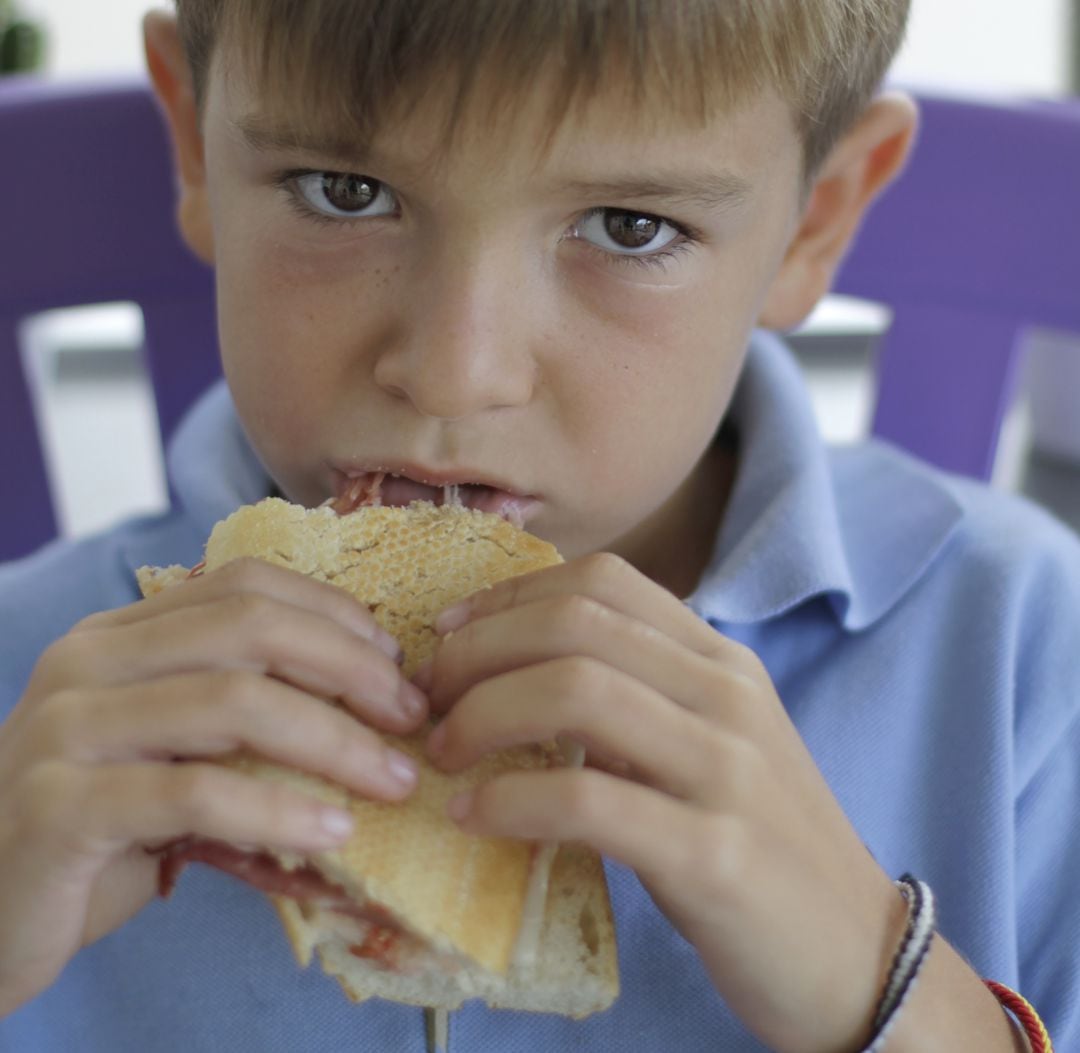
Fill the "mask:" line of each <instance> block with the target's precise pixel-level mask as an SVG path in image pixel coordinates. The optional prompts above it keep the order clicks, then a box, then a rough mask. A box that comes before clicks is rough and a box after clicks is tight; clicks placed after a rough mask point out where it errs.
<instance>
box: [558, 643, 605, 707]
mask: <svg viewBox="0 0 1080 1053" xmlns="http://www.w3.org/2000/svg"><path fill="white" fill-rule="evenodd" d="M612 676H613V674H612V671H611V669H610V668H609V667H608V666H606V665H604V664H603V662H599V661H597V660H596V659H595V658H590V657H588V656H586V655H572V656H571V657H569V658H564V659H562V660H561V661H559V662H557V663H556V664H555V668H554V684H553V687H554V695H555V697H556V698H557V699H571V700H573V703H574V705H575V706H576V707H578V706H581V705H587V704H588V703H589V702H590V701H591V700H592V699H595V698H602V697H604V696H605V695H607V694H608V692H609V690H610V687H611V680H612Z"/></svg>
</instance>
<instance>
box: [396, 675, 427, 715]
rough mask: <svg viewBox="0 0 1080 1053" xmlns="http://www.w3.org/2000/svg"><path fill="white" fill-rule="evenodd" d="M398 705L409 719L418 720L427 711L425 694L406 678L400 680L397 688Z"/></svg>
mask: <svg viewBox="0 0 1080 1053" xmlns="http://www.w3.org/2000/svg"><path fill="white" fill-rule="evenodd" d="M398 705H399V706H401V711H402V713H404V714H405V716H407V717H408V718H409V719H410V720H419V719H420V718H421V717H422V716H424V715H425V714H426V713H427V696H426V695H425V694H424V692H423V691H421V690H420V688H418V687H416V686H414V685H413V684H410V683H409V681H408V680H402V681H401V688H400V689H399V690H398Z"/></svg>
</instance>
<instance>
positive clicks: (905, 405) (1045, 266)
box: [836, 95, 1080, 479]
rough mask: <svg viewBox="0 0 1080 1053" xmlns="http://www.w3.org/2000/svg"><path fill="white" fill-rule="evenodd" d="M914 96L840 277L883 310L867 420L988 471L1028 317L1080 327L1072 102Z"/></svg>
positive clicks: (923, 448) (930, 454) (944, 458)
mask: <svg viewBox="0 0 1080 1053" xmlns="http://www.w3.org/2000/svg"><path fill="white" fill-rule="evenodd" d="M919 101H920V107H921V110H922V127H921V130H920V134H919V140H918V143H917V147H916V150H915V154H914V157H913V159H912V162H911V164H910V166H909V167H908V169H907V171H906V172H905V173H904V175H903V176H902V177H901V178H900V179H899V180H898V181H897V183H896V184H895V185H894V186H893V187H891V188H890V189H889V190H888V191H887V192H886V193H885V194H884V195H883V196H882V198H881V200H880V201H879V202H878V203H877V205H876V206H875V207H874V209H873V210H872V211H871V213H870V215H869V216H868V217H867V219H866V221H865V223H864V225H863V228H862V230H861V231H860V233H859V237H858V239H857V241H856V243H855V245H854V247H853V249H852V251H851V252H850V253H849V255H848V258H847V260H846V261H845V264H844V267H843V268H842V271H841V273H840V275H839V278H838V281H837V283H836V290H837V291H838V292H842V293H846V294H849V295H852V296H860V297H863V298H865V299H870V300H876V301H879V302H882V303H885V304H888V305H889V306H891V307H892V308H893V310H894V318H893V324H892V326H891V328H890V330H889V332H888V333H887V334H886V335H885V337H884V338H883V340H882V342H881V344H879V346H878V350H877V362H876V368H875V378H876V385H877V396H876V401H875V409H874V418H873V423H872V431H873V433H874V434H875V435H878V436H880V437H882V438H885V439H889V440H892V441H893V442H896V443H897V444H898V445H900V446H902V447H904V448H905V449H907V450H910V451H911V452H913V453H915V454H917V455H918V456H920V457H922V458H924V459H925V460H928V461H931V462H933V463H934V464H937V465H940V466H941V467H943V468H947V469H950V470H952V471H957V472H961V473H964V474H966V475H971V476H975V477H976V478H981V479H988V478H989V477H990V473H991V470H992V468H993V463H994V454H995V451H996V448H997V442H998V437H999V434H1000V430H1001V425H1002V421H1003V419H1004V417H1005V413H1006V411H1007V410H1008V408H1009V404H1010V401H1011V399H1012V397H1013V395H1014V394H1015V387H1016V382H1017V379H1018V377H1019V376H1020V368H1019V367H1020V364H1021V358H1022V355H1021V352H1022V351H1023V346H1024V340H1025V337H1026V335H1027V333H1028V331H1029V330H1030V329H1031V328H1033V327H1039V328H1048V329H1058V330H1063V331H1071V332H1076V333H1080V102H1060V103H1045V102H1031V103H1024V102H1016V103H998V102H995V103H992V104H991V103H988V102H973V101H965V100H961V99H951V98H944V97H927V96H925V95H924V96H921V97H920V100H919ZM1076 399H1077V405H1078V407H1080V391H1078V392H1077V393H1076Z"/></svg>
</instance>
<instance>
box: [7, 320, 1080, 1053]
mask: <svg viewBox="0 0 1080 1053" xmlns="http://www.w3.org/2000/svg"><path fill="white" fill-rule="evenodd" d="M731 420H732V421H733V423H734V425H735V428H736V432H737V435H738V438H739V444H740V454H739V472H738V477H737V481H736V485H735V489H734V493H733V495H732V499H731V504H730V510H729V512H728V515H727V516H726V519H725V522H724V525H723V528H722V530H721V531H720V534H719V536H718V539H717V543H716V549H715V554H714V557H713V559H712V561H711V563H710V565H709V568H708V570H707V572H706V573H705V575H704V577H703V579H702V581H701V583H700V586H699V587H698V589H697V590H696V592H695V593H694V595H693V596H692V597H691V598H690V600H689V602H690V603H691V605H692V606H693V608H694V609H695V610H696V611H697V612H698V613H699V614H700V615H701V616H702V617H703V618H705V619H707V620H708V621H709V622H711V623H712V624H713V625H714V626H715V627H716V628H717V629H718V630H719V631H721V632H723V633H726V634H729V635H730V636H732V637H735V638H737V639H739V640H741V641H743V642H745V643H747V644H748V645H750V646H751V647H752V648H753V649H754V650H755V651H756V652H757V653H758V654H759V655H760V656H761V658H762V659H763V661H764V662H765V665H766V666H767V668H768V670H769V672H770V674H771V675H772V677H773V680H774V682H775V683H776V685H777V687H778V689H779V692H780V696H781V697H782V698H783V700H784V703H785V705H786V706H787V708H788V710H789V711H790V713H791V717H792V719H793V720H794V722H795V724H796V726H797V727H798V729H799V731H800V732H801V734H802V735H803V737H804V739H805V740H806V742H807V744H808V746H809V748H810V750H811V752H812V753H813V755H814V757H815V758H816V760H817V763H818V764H819V766H820V768H821V770H822V772H823V773H824V775H825V777H826V779H827V780H828V782H829V783H830V785H831V786H832V789H833V791H834V792H835V794H836V796H837V797H838V799H839V800H840V803H841V804H842V805H843V807H844V808H845V809H846V811H847V813H848V815H849V816H850V817H851V820H852V822H853V823H854V825H855V827H856V829H857V830H858V831H859V833H860V835H861V836H862V838H863V840H864V841H865V842H866V843H867V844H868V845H869V847H870V848H871V850H872V851H873V852H874V853H875V855H876V856H877V858H878V860H879V861H880V863H881V865H882V866H883V867H884V869H885V870H886V871H887V872H888V873H889V874H891V875H893V876H897V875H899V874H900V873H902V872H904V871H911V872H913V873H915V874H917V875H918V876H920V877H922V878H923V879H925V880H926V881H928V882H929V883H930V884H931V885H932V886H933V887H934V889H935V890H936V892H937V894H938V897H939V902H940V915H941V929H942V931H943V933H944V934H945V936H946V937H947V938H948V939H949V940H950V941H952V942H953V944H954V945H955V946H956V947H958V948H959V949H960V951H961V952H962V953H963V954H964V955H965V956H966V957H967V958H968V960H969V961H971V962H972V963H973V965H974V967H975V968H976V970H977V971H978V972H979V973H980V974H981V975H983V976H986V977H992V978H995V979H998V980H1001V981H1002V982H1004V983H1006V984H1009V985H1010V986H1013V987H1017V988H1019V989H1020V990H1022V991H1023V992H1024V993H1025V994H1026V995H1027V997H1028V998H1029V999H1030V1000H1031V1001H1032V1002H1034V1003H1035V1005H1036V1006H1037V1007H1038V1009H1039V1010H1040V1011H1041V1012H1042V1014H1043V1015H1044V1018H1045V1020H1046V1022H1047V1024H1048V1025H1049V1027H1050V1030H1051V1033H1052V1035H1053V1037H1054V1039H1055V1042H1056V1044H1057V1046H1058V1048H1059V1049H1061V1050H1063V1051H1068V1050H1077V1049H1080V997H1078V993H1080V542H1078V541H1077V539H1076V537H1075V536H1074V535H1073V534H1072V533H1070V532H1069V531H1068V530H1067V529H1066V528H1064V527H1063V526H1061V525H1060V524H1059V523H1057V522H1056V521H1055V520H1053V519H1051V518H1050V517H1049V516H1048V515H1046V514H1045V513H1043V512H1042V511H1040V510H1038V509H1036V508H1035V507H1034V506H1032V505H1030V504H1028V503H1026V502H1024V501H1022V500H1020V499H1017V498H1014V497H1011V496H1005V495H1002V494H999V493H994V492H992V491H990V490H988V489H986V488H983V487H981V486H979V485H976V484H973V483H971V482H967V481H963V480H959V479H953V478H949V477H945V476H942V475H940V474H937V473H935V472H933V471H931V470H930V469H928V468H926V467H924V466H922V465H921V464H919V463H917V462H915V461H913V460H911V459H909V458H908V457H906V456H905V455H903V454H901V453H899V452H897V451H896V450H894V449H891V448H889V447H887V446H885V445H882V444H879V443H876V442H871V443H869V444H866V445H860V446H857V447H852V448H845V449H838V450H832V451H829V450H827V449H826V448H825V447H824V445H823V444H822V442H821V440H820V438H819V435H818V432H817V430H816V426H815V422H814V417H813V412H812V409H811V406H810V402H809V398H808V394H807V391H806V389H805V386H804V384H803V381H802V378H801V376H800V373H799V370H798V368H797V366H796V364H795V362H794V360H793V359H792V358H791V356H790V354H789V352H788V351H787V350H786V348H784V346H783V345H782V344H781V342H780V341H779V340H777V339H776V338H775V337H772V336H769V335H766V334H757V335H755V338H754V341H753V346H752V348H751V352H750V356H749V360H748V364H747V367H746V370H745V373H744V376H743V378H742V380H741V382H740V385H739V388H738V391H737V394H736V398H735V402H734V404H733V407H732V410H731ZM168 462H169V469H170V475H171V480H172V483H173V486H174V488H175V492H176V494H177V497H178V504H177V509H176V510H175V511H173V512H171V513H169V514H167V515H164V516H160V517H155V518H146V519H141V520H139V521H136V522H131V523H127V524H125V525H123V526H121V527H119V528H117V529H115V530H113V531H111V532H109V533H107V534H105V535H103V536H100V537H97V538H94V539H91V540H87V541H81V542H78V543H74V544H70V543H67V544H65V543H60V544H56V545H53V546H51V547H49V548H47V549H45V550H44V551H42V552H41V553H39V554H38V555H36V556H34V557H32V558H30V559H27V560H24V561H21V562H19V563H16V564H10V565H8V566H6V567H2V568H0V625H2V626H3V631H2V633H0V716H3V715H5V714H6V713H7V712H8V711H9V710H10V708H11V707H12V706H13V705H14V703H15V701H16V699H17V698H18V696H19V694H20V692H21V691H22V689H23V687H24V685H25V683H26V681H27V678H28V676H29V674H30V671H31V668H32V666H33V663H34V661H35V659H36V657H37V655H38V654H39V653H40V652H41V650H42V649H43V648H44V647H45V646H46V645H47V644H48V643H49V642H50V641H51V640H53V639H55V638H56V637H57V636H59V635H61V634H62V633H63V632H64V631H65V630H66V629H67V628H68V627H69V626H70V625H71V624H72V623H74V622H75V621H76V620H77V619H79V618H80V617H82V616H84V615H85V614H87V613H89V612H91V611H95V610H99V609H102V608H106V607H112V606H116V605H119V604H127V603H130V602H133V601H134V600H135V599H136V597H137V590H136V587H135V582H134V578H133V573H132V572H133V570H134V568H135V567H137V566H139V565H141V564H144V563H156V564H168V563H187V564H191V563H193V562H195V561H197V559H198V558H199V555H200V550H201V545H202V542H203V539H204V538H205V537H206V535H207V534H208V533H209V530H210V528H211V526H213V524H214V522H215V521H216V520H218V519H220V518H222V517H223V516H225V515H227V514H228V513H229V512H230V511H232V509H233V508H235V507H236V506H237V505H239V504H241V503H244V502H250V501H254V500H257V499H258V498H260V497H261V496H264V495H265V494H266V493H267V491H268V489H269V480H268V479H267V476H266V474H265V472H264V471H263V470H262V468H261V467H260V465H259V464H258V462H257V460H256V459H255V457H254V456H253V454H252V452H251V450H250V448H249V447H248V445H247V443H246V442H245V440H244V437H243V434H242V432H241V429H240V427H239V425H238V423H237V420H236V417H235V413H234V410H233V408H232V404H231V402H230V400H229V397H228V394H227V392H226V391H225V389H224V388H223V387H218V388H217V389H215V390H213V391H211V392H210V393H209V394H208V395H207V396H206V397H204V399H203V400H202V401H201V402H200V404H199V405H198V406H197V407H196V408H195V409H194V410H193V411H192V413H191V414H190V416H189V417H188V419H187V421H186V423H185V425H184V426H183V428H182V430H181V431H180V433H179V434H178V436H177V438H176V441H175V442H174V444H173V446H172V448H171V450H170V452H169V458H168ZM627 821H628V822H632V821H633V817H632V816H628V817H627ZM2 866H3V862H2V861H0V867H2ZM607 876H608V880H609V884H610V888H611V895H612V901H613V906H614V910H615V917H616V925H617V933H618V940H619V959H620V967H621V971H622V994H621V997H620V998H619V1000H618V1002H617V1003H616V1004H615V1006H614V1007H613V1008H612V1009H611V1010H609V1011H608V1012H606V1013H604V1014H601V1015H598V1016H595V1017H592V1018H590V1019H588V1020H586V1021H584V1022H580V1023H575V1022H572V1021H569V1020H564V1019H561V1018H558V1017H550V1016H539V1015H536V1016H533V1015H527V1014H519V1013H511V1012H493V1011H489V1010H487V1009H486V1008H485V1007H484V1006H483V1004H482V1003H470V1004H469V1005H467V1006H466V1007H465V1008H463V1009H462V1010H461V1011H459V1012H456V1013H454V1014H453V1015H452V1033H453V1043H454V1045H453V1049H454V1051H455V1053H519V1051H520V1053H524V1051H526V1050H529V1051H539V1050H542V1051H545V1053H553V1051H558V1050H564V1051H567V1053H569V1051H571V1050H573V1051H577V1050H582V1049H584V1050H590V1051H611V1053H616V1051H617V1053H628V1051H637V1050H649V1051H652V1050H657V1051H660V1050H663V1051H669V1050H670V1051H678V1053H698V1051H700V1053H717V1051H726V1050H739V1051H744V1050H745V1051H759V1050H761V1049H762V1047H761V1046H760V1045H759V1044H758V1043H757V1042H755V1041H754V1040H753V1039H752V1038H751V1037H750V1036H749V1035H747V1034H746V1032H745V1031H744V1030H743V1029H742V1028H741V1027H740V1025H739V1024H738V1022H737V1021H735V1020H734V1019H733V1018H732V1016H731V1014H730V1013H729V1012H728V1010H727V1008H726V1006H725V1005H724V1003H723V1001H722V1000H721V999H720V998H719V996H718V995H717V993H716V992H715V990H714V989H713V988H712V987H711V986H710V984H709V981H708V978H707V976H706V974H705V972H704V970H703V969H702V967H701V964H700V962H699V960H698V957H697V955H696V953H695V951H694V949H693V948H692V947H691V946H689V945H688V944H687V943H686V942H685V941H684V940H683V939H682V938H681V937H680V936H679V935H677V934H676V933H675V931H674V930H673V929H672V927H671V926H670V925H669V924H668V922H667V921H666V919H665V918H664V916H663V915H662V914H661V913H660V912H659V911H658V910H657V908H656V907H655V906H654V904H653V903H652V901H651V899H650V898H649V896H648V895H647V894H646V893H645V892H644V891H643V889H642V887H641V885H640V884H639V882H638V880H637V878H636V876H635V875H634V873H633V872H632V871H630V870H628V869H627V868H625V867H623V866H621V865H619V864H616V863H613V862H611V861H610V860H609V861H607ZM2 938H3V936H2V934H0V939H2ZM823 950H824V949H823ZM822 962H823V964H822V968H827V964H826V963H825V958H824V956H823V959H822ZM424 1048H425V1046H424V1027H423V1015H422V1012H421V1011H420V1010H418V1009H412V1008H407V1007H402V1006H397V1005H393V1004H389V1003H381V1002H370V1003H366V1004H363V1005H353V1004H352V1003H350V1002H349V1001H347V1000H346V998H345V997H344V996H343V995H342V994H341V992H340V990H339V988H338V987H337V985H336V983H334V981H332V980H330V979H328V978H327V977H325V976H324V975H323V974H322V973H321V972H320V971H319V970H318V968H312V969H309V970H307V971H301V970H299V969H298V968H297V967H296V965H295V963H294V961H293V958H292V954H291V952H290V950H289V947H288V945H287V943H286V940H285V937H284V935H283V933H282V932H281V929H280V926H279V924H278V922H277V919H276V917H275V915H274V913H273V911H272V909H271V907H270V906H269V904H268V903H267V901H266V900H265V899H264V898H263V896H261V895H260V894H259V893H257V892H255V891H253V890H252V889H250V888H248V887H246V886H244V885H242V884H240V883H238V882H236V881H234V880H233V879H231V878H229V877H226V876H225V875H223V874H219V873H217V872H215V871H213V870H210V869H207V868H204V867H193V868H190V869H189V870H188V871H187V872H186V873H185V874H184V876H183V879H182V880H181V882H180V885H179V887H178V889H177V891H176V893H175V894H174V896H173V898H172V899H171V900H169V901H167V902H166V901H158V902H155V903H153V904H152V905H151V906H150V907H148V908H147V909H146V910H145V911H144V912H143V913H142V914H140V915H139V916H138V917H137V918H136V919H135V920H133V921H132V922H130V923H129V924H127V925H126V926H124V927H123V928H122V929H121V930H119V931H118V932H116V933H114V934H113V935H111V936H109V937H107V938H105V939H103V940H101V941H99V942H98V943H97V944H95V945H94V946H93V947H91V948H89V949H87V950H84V951H82V952H81V953H80V954H79V955H78V956H77V957H76V958H75V959H74V961H73V962H72V963H71V964H70V965H69V966H68V968H67V969H66V970H65V972H64V973H63V975H62V976H61V977H60V979H59V980H58V981H57V982H56V983H55V984H54V985H53V986H52V987H51V988H50V989H49V990H48V991H47V992H45V993H43V994H42V995H40V996H39V997H38V998H37V999H35V1000H34V1001H33V1002H31V1003H30V1004H28V1005H26V1006H25V1007H23V1008H22V1009H20V1010H19V1011H17V1012H16V1013H14V1014H13V1015H12V1016H11V1017H10V1018H8V1019H7V1020H4V1021H0V1053H71V1051H79V1053H155V1051H159V1050H160V1051H172V1050H177V1051H183V1053H201V1051H206V1053H221V1051H225V1050H227V1051H230V1053H248V1051H250V1053H277V1051H280V1053H299V1051H312V1053H322V1051H331V1050H332V1051H335V1053H346V1051H352V1050H358V1051H359V1050H372V1051H415V1053H423V1050H424Z"/></svg>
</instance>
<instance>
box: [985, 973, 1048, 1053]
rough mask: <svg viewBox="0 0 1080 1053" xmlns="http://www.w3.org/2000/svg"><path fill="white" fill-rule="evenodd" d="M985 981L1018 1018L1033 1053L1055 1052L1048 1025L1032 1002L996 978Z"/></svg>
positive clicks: (1005, 1006)
mask: <svg viewBox="0 0 1080 1053" xmlns="http://www.w3.org/2000/svg"><path fill="white" fill-rule="evenodd" d="M985 983H986V986H987V987H989V988H990V990H991V991H993V993H994V997H995V998H996V999H997V1000H998V1001H999V1002H1000V1003H1001V1004H1002V1006H1003V1007H1004V1008H1005V1009H1006V1010H1008V1012H1010V1013H1011V1014H1012V1015H1013V1016H1014V1017H1015V1018H1016V1020H1017V1021H1018V1022H1019V1024H1020V1026H1021V1027H1022V1028H1023V1029H1024V1034H1025V1035H1027V1038H1028V1042H1030V1043H1031V1051H1032V1053H1054V1047H1053V1044H1052V1043H1051V1042H1050V1035H1049V1033H1048V1032H1047V1030H1046V1026H1045V1025H1044V1024H1043V1022H1042V1020H1040V1019H1039V1014H1038V1013H1036V1012H1035V1009H1034V1007H1033V1006H1032V1005H1031V1003H1030V1002H1029V1001H1028V1000H1027V999H1026V998H1024V997H1023V995H1019V994H1017V993H1016V992H1015V991H1013V990H1012V989H1010V988H1008V987H1006V986H1005V985H1004V984H999V983H997V981H995V980H986V981H985Z"/></svg>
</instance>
